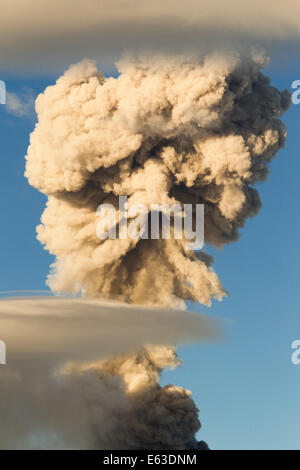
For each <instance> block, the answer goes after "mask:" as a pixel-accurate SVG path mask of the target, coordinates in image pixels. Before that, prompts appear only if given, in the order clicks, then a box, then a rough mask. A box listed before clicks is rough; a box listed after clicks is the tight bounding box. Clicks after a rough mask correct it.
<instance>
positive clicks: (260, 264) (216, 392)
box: [0, 63, 300, 449]
mask: <svg viewBox="0 0 300 470" xmlns="http://www.w3.org/2000/svg"><path fill="white" fill-rule="evenodd" d="M267 72H268V74H269V75H270V76H271V78H272V83H273V84H274V85H275V86H277V87H278V88H280V89H282V88H290V85H291V83H292V82H293V81H294V80H297V79H300V67H299V66H296V65H293V64H291V63H283V65H282V67H281V66H280V64H279V63H277V64H276V66H272V65H271V66H269V67H268V69H267ZM0 79H2V80H5V81H6V84H7V89H8V91H10V92H13V93H17V94H20V93H22V92H23V91H24V90H25V89H28V88H30V89H32V90H33V91H34V94H37V93H39V92H41V91H42V90H43V89H44V88H45V86H47V85H48V84H50V83H52V82H53V81H54V76H49V77H46V76H43V77H42V78H41V77H30V76H28V75H27V76H26V78H24V77H21V76H20V75H19V76H18V77H14V76H12V75H10V76H7V75H5V74H2V75H1V70H0ZM34 119H35V117H34V114H32V115H28V116H23V117H16V116H14V115H13V114H9V113H8V112H7V109H6V107H5V106H3V105H1V106H0V135H1V159H0V166H1V169H0V196H1V197H0V211H1V212H0V213H1V230H0V245H1V251H0V290H2V291H6V290H19V289H45V278H46V275H47V273H48V270H49V264H50V263H51V261H52V258H51V257H50V256H49V254H48V253H47V252H46V251H44V250H43V249H42V247H41V246H40V244H39V242H38V241H36V239H35V226H36V225H37V224H38V223H39V219H40V215H41V212H42V210H43V207H44V205H45V200H46V199H45V197H44V196H43V195H42V194H40V193H38V192H37V191H36V190H34V189H33V188H31V187H30V186H29V185H28V184H27V181H26V180H25V179H24V177H23V173H24V155H25V153H26V148H27V145H28V140H29V133H30V131H31V130H32V129H33V127H34ZM284 121H285V123H286V125H287V129H288V140H287V144H286V147H285V149H283V150H282V151H280V153H279V154H278V155H277V157H276V158H275V160H274V162H273V163H272V165H271V175H270V177H269V180H268V181H267V182H266V183H264V184H262V185H260V187H259V190H260V194H261V199H262V202H263V207H262V209H261V211H260V213H259V214H258V216H257V217H256V218H254V219H251V220H249V221H248V222H247V224H246V227H245V229H244V230H243V231H242V237H241V239H240V240H239V242H238V243H233V244H230V245H228V246H227V247H225V248H223V249H222V250H221V251H218V250H213V249H209V252H210V253H212V254H213V255H214V258H215V264H214V267H215V270H216V271H217V273H218V275H219V277H220V278H221V280H222V283H223V285H224V287H225V288H226V289H227V290H228V291H229V292H230V295H229V297H227V298H226V299H225V300H223V301H222V302H214V303H213V305H212V307H211V308H210V309H207V308H204V307H202V306H200V305H194V306H191V307H190V308H192V309H193V310H198V311H202V312H207V313H209V314H211V315H217V316H220V317H222V318H227V319H230V320H231V322H228V324H227V334H226V338H225V339H224V341H223V342H221V343H219V344H209V345H204V346H199V345H198V346H188V347H184V348H181V349H180V357H181V358H182V359H183V360H184V365H183V367H182V368H180V369H178V370H176V371H172V372H166V373H165V374H164V376H163V383H166V382H171V383H175V384H177V385H181V386H183V387H186V388H189V389H190V390H192V392H193V397H194V399H195V401H196V403H197V405H198V406H199V408H200V419H201V422H202V430H201V431H200V433H199V437H200V438H201V439H204V440H206V441H207V442H208V444H209V445H210V446H211V447H212V448H216V449H248V448H249V449H264V448H268V449H272V448H274V449H276V448H282V449H300V413H299V411H300V406H299V392H300V365H299V366H295V365H292V363H291V353H292V350H291V343H292V341H293V340H295V339H300V316H299V304H300V302H299V287H298V282H299V271H300V252H299V249H298V244H299V231H300V217H299V202H300V195H299V187H300V185H299V176H300V161H299V158H298V148H299V143H298V142H299V140H298V135H299V130H298V129H299V124H300V105H298V106H296V105H292V107H291V109H290V110H289V111H288V112H287V113H286V115H285V116H284Z"/></svg>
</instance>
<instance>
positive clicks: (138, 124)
mask: <svg viewBox="0 0 300 470" xmlns="http://www.w3.org/2000/svg"><path fill="white" fill-rule="evenodd" d="M266 63H267V60H266V58H265V56H264V54H263V53H262V52H258V51H253V52H252V53H251V55H250V56H249V57H245V56H240V55H239V54H237V53H231V54H229V53H224V54H221V53H218V54H209V55H207V56H205V57H202V58H196V57H186V56H184V57H179V56H178V57H177V56H176V57H174V56H173V57H164V56H154V57H153V56H143V57H139V58H134V57H131V58H128V57H127V58H124V59H123V60H122V61H121V62H120V63H118V70H119V75H118V76H117V77H116V78H113V77H110V78H104V77H103V75H102V74H101V73H100V72H99V71H98V70H97V68H96V65H95V64H94V63H93V62H91V61H88V60H85V61H83V62H81V63H79V64H76V65H73V66H71V67H70V68H69V69H68V70H67V71H66V72H65V74H64V75H63V76H61V77H60V78H59V79H58V80H57V82H56V84H55V85H53V86H50V87H48V88H47V89H46V90H45V92H44V93H43V94H41V95H40V96H39V97H38V98H37V101H36V111H37V115H38V123H37V125H36V128H35V130H34V132H33V133H32V135H31V139H30V146H29V148H28V155H27V157H26V158H27V166H26V176H27V178H28V180H29V182H30V184H31V185H33V186H34V187H36V188H38V189H39V190H40V191H42V192H43V193H45V194H46V195H47V196H48V202H47V207H46V209H45V211H44V213H43V216H42V225H40V226H39V227H38V239H39V240H40V241H41V243H43V244H44V246H45V247H46V248H47V249H48V250H49V251H50V253H51V254H53V255H55V257H56V262H55V263H54V265H53V266H52V272H51V274H50V276H49V279H48V284H49V286H50V287H51V289H52V290H53V291H55V292H72V293H76V292H82V293H83V294H84V295H86V296H90V297H102V298H109V299H117V300H119V301H124V302H129V303H135V304H145V305H163V306H170V305H178V303H180V302H181V304H182V303H183V302H184V301H187V300H191V301H196V302H200V303H202V304H206V305H210V303H211V299H212V298H216V299H219V300H220V299H221V298H222V297H223V296H224V295H225V291H224V289H223V287H222V285H221V283H220V281H219V279H218V276H217V274H216V273H215V272H214V271H213V269H212V267H211V263H212V259H211V258H210V257H209V256H208V255H207V254H206V253H204V252H198V253H194V252H193V251H190V250H188V249H187V246H186V243H185V241H184V240H178V239H174V238H171V239H169V240H162V239H157V240H153V239H151V240H144V239H142V237H137V238H136V239H135V240H132V239H130V238H125V239H120V238H117V239H115V240H111V239H106V240H100V239H99V238H98V237H97V234H96V225H97V217H96V210H97V207H98V206H99V205H100V204H104V203H109V204H113V205H114V206H115V207H116V210H118V200H119V196H127V197H128V206H129V207H130V206H131V205H132V204H134V203H138V204H144V205H145V206H146V207H147V208H148V209H149V211H150V206H151V205H152V204H168V205H171V204H174V203H185V204H192V205H193V207H195V204H197V203H198V204H199V203H201V204H204V208H205V242H206V243H208V244H212V245H215V246H217V247H221V246H222V245H224V244H226V243H228V242H230V241H235V240H237V239H238V230H239V228H240V227H243V225H244V223H245V221H246V219H247V218H248V217H251V216H254V215H255V214H256V213H257V211H258V210H259V208H260V199H259V194H258V192H257V190H256V189H254V187H253V185H255V183H257V182H261V181H263V180H264V179H265V178H266V176H267V174H268V165H269V163H270V161H271V160H272V158H273V157H274V155H275V154H276V152H277V151H278V150H279V149H280V148H281V147H282V146H283V145H284V142H285V136H286V132H285V128H284V125H283V123H282V122H281V121H280V120H279V117H280V115H281V114H282V113H283V112H284V111H285V110H286V109H287V108H288V105H289V93H288V92H287V91H284V92H282V93H281V92H279V91H278V90H277V89H276V88H274V87H273V86H271V85H270V80H269V79H268V78H267V77H265V76H264V75H263V74H262V72H261V68H262V67H263V66H264V65H265V64H266Z"/></svg>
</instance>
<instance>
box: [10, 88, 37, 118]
mask: <svg viewBox="0 0 300 470" xmlns="http://www.w3.org/2000/svg"><path fill="white" fill-rule="evenodd" d="M34 100H35V97H34V93H33V90H32V89H30V88H26V89H25V90H24V91H22V92H21V93H20V94H16V93H11V92H7V93H6V110H7V112H9V113H10V114H13V115H14V116H17V117H26V116H30V115H32V114H33V111H34Z"/></svg>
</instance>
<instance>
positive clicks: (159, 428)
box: [67, 347, 200, 450]
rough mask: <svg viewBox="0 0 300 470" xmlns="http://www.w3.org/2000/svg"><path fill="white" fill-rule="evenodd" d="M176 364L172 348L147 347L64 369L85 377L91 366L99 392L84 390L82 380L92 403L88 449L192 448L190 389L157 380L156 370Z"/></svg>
mask: <svg viewBox="0 0 300 470" xmlns="http://www.w3.org/2000/svg"><path fill="white" fill-rule="evenodd" d="M178 364H179V361H178V360H177V357H176V354H175V352H174V350H173V349H171V348H167V347H156V348H153V347H152V348H145V349H141V350H139V352H138V353H136V354H132V355H128V356H120V357H116V358H113V359H109V360H107V361H102V362H99V363H98V364H97V363H96V364H88V365H87V366H86V367H85V366H83V367H79V368H78V366H76V365H75V366H74V367H73V368H72V366H71V368H68V369H67V373H68V380H72V373H74V374H75V375H74V377H75V379H76V380H77V381H78V377H79V381H80V379H81V380H82V375H80V372H81V374H86V375H87V376H88V372H90V371H91V370H92V371H94V372H96V376H97V377H98V380H99V383H100V387H101V392H102V393H101V395H100V396H99V393H97V389H95V388H94V387H91V389H89V388H88V387H87V386H86V384H87V381H85V380H83V381H82V383H83V387H84V388H83V390H84V391H85V393H86V399H87V401H88V402H89V401H90V403H92V405H91V408H92V409H91V410H90V415H91V416H92V420H91V424H92V425H93V426H92V429H91V431H92V432H91V433H90V434H91V442H92V445H93V448H102V449H103V448H104V449H105V448H106V449H135V450H136V449H191V448H196V447H197V441H196V439H195V434H196V432H197V431H198V430H199V429H200V422H199V420H198V409H197V408H196V406H195V403H194V402H193V400H192V399H191V396H190V395H191V393H190V392H189V391H187V390H184V389H183V388H181V387H175V386H174V385H167V386H165V387H161V386H160V385H159V378H160V373H161V372H162V370H163V369H164V368H165V367H176V366H177V365H178ZM78 374H79V375H78ZM105 396H108V399H107V398H106V399H105ZM104 405H106V406H104ZM103 414H104V415H105V416H104V417H105V418H106V419H103Z"/></svg>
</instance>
